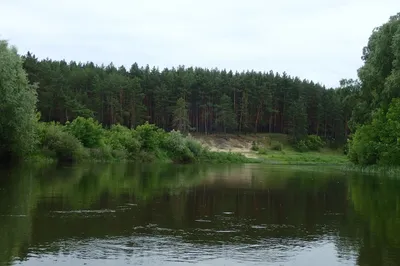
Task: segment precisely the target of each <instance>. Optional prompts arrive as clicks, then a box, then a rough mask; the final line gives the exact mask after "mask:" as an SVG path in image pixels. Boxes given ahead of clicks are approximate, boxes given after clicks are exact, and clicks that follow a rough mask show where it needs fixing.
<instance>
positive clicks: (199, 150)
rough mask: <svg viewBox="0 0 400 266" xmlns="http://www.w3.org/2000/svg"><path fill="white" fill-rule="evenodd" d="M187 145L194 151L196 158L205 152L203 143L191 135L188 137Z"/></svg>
mask: <svg viewBox="0 0 400 266" xmlns="http://www.w3.org/2000/svg"><path fill="white" fill-rule="evenodd" d="M186 146H187V147H188V149H189V150H190V151H191V152H192V153H193V155H194V157H195V158H199V157H200V156H201V155H202V154H203V152H204V147H203V146H202V145H201V143H200V142H198V141H197V140H195V139H193V138H192V137H190V136H189V137H186Z"/></svg>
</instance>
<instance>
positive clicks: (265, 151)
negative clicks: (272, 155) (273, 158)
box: [258, 148, 268, 155]
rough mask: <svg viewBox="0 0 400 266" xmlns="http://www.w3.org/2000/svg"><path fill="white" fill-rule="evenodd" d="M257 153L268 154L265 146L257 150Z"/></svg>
mask: <svg viewBox="0 0 400 266" xmlns="http://www.w3.org/2000/svg"><path fill="white" fill-rule="evenodd" d="M258 154H262V155H266V154H268V150H267V149H266V148H261V149H259V150H258Z"/></svg>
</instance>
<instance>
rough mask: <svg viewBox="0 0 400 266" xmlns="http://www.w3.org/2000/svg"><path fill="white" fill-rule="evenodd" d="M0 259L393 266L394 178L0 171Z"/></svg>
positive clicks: (399, 204)
mask: <svg viewBox="0 0 400 266" xmlns="http://www.w3.org/2000/svg"><path fill="white" fill-rule="evenodd" d="M0 176H1V177H0V263H2V264H4V265H26V266H39V265H96V266H97V265H163V266H169V265H233V266H235V265H304V266H306V265H307V266H309V265H324V266H330V265H400V219H399V218H400V197H399V195H400V181H399V180H397V179H395V178H388V177H379V176H372V175H371V176H367V175H361V174H358V173H344V172H341V171H339V170H334V169H328V168H324V167H307V166H302V167H300V166H299V167H292V166H265V165H251V164H249V165H230V166H226V165H187V166H179V165H129V164H90V165H78V166H57V167H55V166H54V167H45V168H43V167H34V166H21V167H18V168H14V169H8V170H4V169H3V170H1V171H0Z"/></svg>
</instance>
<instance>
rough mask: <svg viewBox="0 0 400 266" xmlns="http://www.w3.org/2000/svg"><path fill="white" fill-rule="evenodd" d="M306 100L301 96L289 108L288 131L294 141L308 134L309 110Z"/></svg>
mask: <svg viewBox="0 0 400 266" xmlns="http://www.w3.org/2000/svg"><path fill="white" fill-rule="evenodd" d="M304 102H305V100H304V99H303V98H299V99H298V100H296V101H294V102H293V104H291V105H290V106H289V108H288V111H287V112H288V114H289V116H288V133H289V136H290V139H291V140H292V141H293V142H298V141H300V140H302V139H303V138H304V137H305V136H306V135H307V112H306V106H305V103H304Z"/></svg>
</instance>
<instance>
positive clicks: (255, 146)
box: [250, 140, 260, 151]
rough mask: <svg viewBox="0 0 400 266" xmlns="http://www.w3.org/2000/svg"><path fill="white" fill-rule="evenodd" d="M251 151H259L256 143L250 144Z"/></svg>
mask: <svg viewBox="0 0 400 266" xmlns="http://www.w3.org/2000/svg"><path fill="white" fill-rule="evenodd" d="M250 149H251V150H252V151H259V150H260V146H259V145H258V143H257V141H254V140H253V142H252V143H251V148H250Z"/></svg>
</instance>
